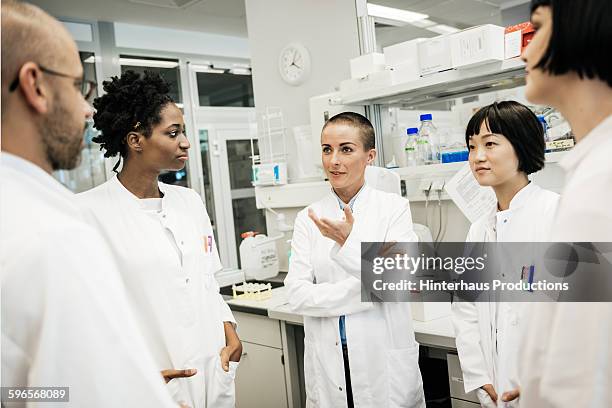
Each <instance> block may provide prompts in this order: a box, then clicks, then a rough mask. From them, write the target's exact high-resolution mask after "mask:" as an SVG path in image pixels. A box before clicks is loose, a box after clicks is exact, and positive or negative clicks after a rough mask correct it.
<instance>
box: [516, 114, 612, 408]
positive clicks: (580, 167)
mask: <svg viewBox="0 0 612 408" xmlns="http://www.w3.org/2000/svg"><path fill="white" fill-rule="evenodd" d="M611 157H612V115H610V116H608V117H607V118H606V119H605V120H604V121H603V122H601V123H600V124H599V125H598V126H597V127H595V128H594V129H593V130H592V131H591V132H590V133H589V134H588V135H587V136H585V137H584V138H583V139H582V140H580V142H579V143H578V144H577V145H576V147H574V148H573V149H572V150H571V151H569V152H567V153H566V155H565V157H564V158H563V160H562V161H561V163H560V165H561V166H562V167H563V169H564V170H565V173H566V184H565V187H564V189H563V192H562V193H561V201H560V203H559V211H558V212H557V216H556V218H555V225H554V228H553V230H552V234H551V236H550V240H551V241H554V242H612V209H611V203H612V164H610V158H611ZM607 259H608V261H609V262H612V257H611V256H610V254H608V258H607ZM594 284H595V283H594ZM519 379H520V381H521V386H522V387H521V401H522V402H521V404H522V407H523V408H549V407H555V408H565V407H568V408H569V407H591V408H604V407H605V408H608V407H612V392H610V390H612V303H597V302H591V303H569V302H568V303H540V304H537V305H536V307H535V308H534V310H533V312H532V314H531V316H530V318H529V321H528V330H527V331H526V333H525V336H524V338H523V341H522V343H521V359H520V362H519Z"/></svg>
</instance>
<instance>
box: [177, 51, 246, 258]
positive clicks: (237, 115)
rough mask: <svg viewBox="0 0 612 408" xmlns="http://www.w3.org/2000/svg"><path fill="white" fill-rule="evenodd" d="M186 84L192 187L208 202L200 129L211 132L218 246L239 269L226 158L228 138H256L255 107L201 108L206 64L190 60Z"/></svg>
mask: <svg viewBox="0 0 612 408" xmlns="http://www.w3.org/2000/svg"><path fill="white" fill-rule="evenodd" d="M186 66H187V75H186V77H187V83H188V88H189V92H188V100H189V104H188V105H189V107H187V104H185V113H186V116H187V110H189V114H188V116H189V123H190V126H189V127H190V129H191V130H188V132H187V133H188V136H189V139H190V142H191V144H192V146H194V148H193V149H190V153H189V162H188V163H189V176H190V180H191V187H192V188H193V189H194V190H196V191H197V192H198V193H199V194H200V196H201V197H202V201H203V202H204V203H206V195H205V194H206V193H205V190H204V176H203V174H204V173H203V170H204V169H203V163H202V157H201V152H200V149H199V146H200V138H199V134H200V130H206V131H207V132H208V143H209V154H210V158H209V159H210V167H211V168H210V173H211V174H210V178H211V186H212V192H213V202H214V205H215V209H214V212H215V220H216V231H217V240H218V242H217V249H218V250H219V257H220V258H221V264H222V265H223V267H224V268H231V269H237V268H238V252H237V250H236V238H235V236H234V214H233V207H232V193H231V187H230V178H229V163H228V158H227V144H226V142H227V140H244V139H249V138H257V119H256V114H255V108H238V107H236V108H233V107H201V106H200V101H199V94H198V88H197V84H198V83H197V76H196V74H197V73H198V72H206V70H207V69H208V67H207V66H206V65H198V64H195V63H191V62H189V61H187V64H186Z"/></svg>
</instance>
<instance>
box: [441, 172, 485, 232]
mask: <svg viewBox="0 0 612 408" xmlns="http://www.w3.org/2000/svg"><path fill="white" fill-rule="evenodd" d="M444 189H445V190H446V192H447V193H448V195H449V196H450V198H451V199H452V200H453V202H454V203H455V204H456V205H457V207H459V209H460V210H461V212H463V214H464V215H465V216H466V217H467V219H468V220H470V222H471V223H474V222H476V221H477V220H478V219H479V218H481V217H483V216H484V215H486V214H489V213H490V212H491V208H493V207H495V204H496V203H497V198H496V197H495V193H494V192H493V189H492V188H491V187H482V186H481V185H480V184H478V182H477V181H476V179H475V178H474V175H473V174H472V171H471V170H470V165H469V164H466V165H465V166H463V167H462V168H461V169H460V170H459V171H458V172H457V174H455V175H454V176H453V177H452V178H451V179H450V180H449V181H447V182H446V185H445V186H444Z"/></svg>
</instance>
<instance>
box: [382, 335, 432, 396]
mask: <svg viewBox="0 0 612 408" xmlns="http://www.w3.org/2000/svg"><path fill="white" fill-rule="evenodd" d="M387 381H388V384H389V394H388V395H389V397H388V398H389V404H388V406H389V407H398V408H399V407H402V408H404V407H410V408H425V397H424V395H423V380H422V379H421V371H420V370H419V345H418V344H415V345H414V346H413V347H408V348H401V349H392V350H389V351H387Z"/></svg>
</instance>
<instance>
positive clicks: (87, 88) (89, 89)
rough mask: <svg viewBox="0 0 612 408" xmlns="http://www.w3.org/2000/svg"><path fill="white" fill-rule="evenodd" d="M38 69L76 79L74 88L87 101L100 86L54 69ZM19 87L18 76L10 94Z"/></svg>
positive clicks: (40, 66)
mask: <svg viewBox="0 0 612 408" xmlns="http://www.w3.org/2000/svg"><path fill="white" fill-rule="evenodd" d="M38 69H40V70H41V71H42V72H44V73H45V74H49V75H55V76H59V77H63V78H70V79H74V81H75V82H74V86H76V87H77V88H79V90H80V91H81V95H83V98H85V100H86V101H87V100H89V99H90V98H91V97H92V96H93V95H94V92H95V91H96V88H97V86H98V84H97V83H96V82H95V81H91V80H88V79H83V78H79V77H75V76H72V75H68V74H62V73H61V72H57V71H53V70H52V69H48V68H45V67H43V66H42V65H40V64H39V65H38ZM18 86H19V74H18V75H17V78H15V80H14V81H13V82H11V85H10V86H9V92H14V91H15V89H17V87H18Z"/></svg>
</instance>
